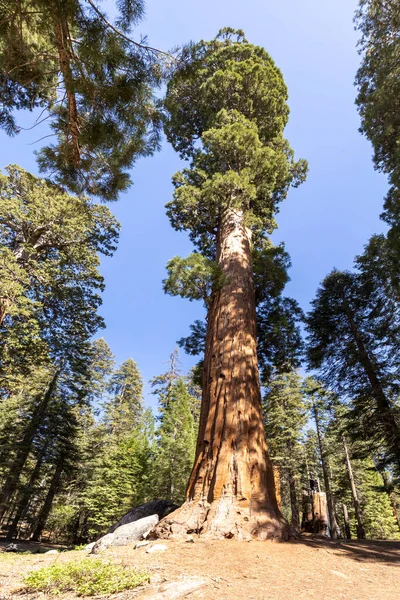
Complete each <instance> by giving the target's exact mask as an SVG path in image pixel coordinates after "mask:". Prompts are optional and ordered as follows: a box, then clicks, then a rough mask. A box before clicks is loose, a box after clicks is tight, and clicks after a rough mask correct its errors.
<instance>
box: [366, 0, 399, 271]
mask: <svg viewBox="0 0 400 600" xmlns="http://www.w3.org/2000/svg"><path fill="white" fill-rule="evenodd" d="M356 24H357V28H358V30H359V31H360V33H361V39H360V42H359V46H360V53H361V55H362V61H361V65H360V68H359V70H358V72H357V76H356V84H357V86H358V96H357V105H358V109H359V113H360V116H361V132H362V133H364V135H366V137H367V138H368V139H369V140H370V141H371V142H372V145H373V148H374V163H375V167H376V168H377V169H378V170H379V171H383V172H384V173H388V175H389V183H390V189H389V192H388V194H387V196H386V200H385V205H384V212H383V215H382V217H383V219H384V220H385V221H386V222H387V223H388V224H389V225H390V230H389V234H388V238H389V243H390V245H391V246H392V248H393V249H394V251H395V253H396V256H397V261H396V263H397V264H396V265H395V266H396V267H397V268H396V272H397V276H398V275H399V269H398V262H399V256H400V244H399V239H400V235H399V233H400V153H399V143H400V117H399V114H400V111H399V106H400V105H399V98H400V77H399V63H398V55H399V51H400V35H399V33H400V5H399V2H398V0H383V1H382V0H360V3H359V8H358V11H357V13H356Z"/></svg>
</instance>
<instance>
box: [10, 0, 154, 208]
mask: <svg viewBox="0 0 400 600" xmlns="http://www.w3.org/2000/svg"><path fill="white" fill-rule="evenodd" d="M116 4H117V6H116V8H117V18H116V21H115V23H110V22H109V21H108V20H107V17H106V14H105V12H104V11H103V10H102V9H101V8H99V7H98V5H97V3H95V2H92V1H91V0H90V1H82V0H79V1H73V2H65V1H62V0H51V1H48V0H34V1H33V2H32V1H31V0H7V1H5V2H2V5H1V9H0V22H1V26H0V50H1V52H0V55H1V59H0V66H1V71H2V73H3V77H2V79H1V82H0V94H1V98H2V110H1V112H0V125H1V126H2V127H3V128H4V129H5V130H6V132H7V133H8V134H9V135H14V134H16V133H18V131H19V130H20V128H19V127H18V125H17V123H16V121H15V110H19V109H28V110H32V109H33V108H36V107H40V108H42V109H43V111H42V113H41V115H40V116H39V119H41V118H42V115H43V113H46V116H45V117H43V120H44V119H46V118H48V119H50V127H51V130H52V135H53V136H54V137H55V138H56V142H55V143H52V144H50V145H48V146H46V147H45V148H43V149H42V150H41V151H40V153H39V166H40V168H41V169H42V170H43V171H46V172H51V173H52V175H53V176H55V180H56V181H57V183H59V184H61V185H63V186H65V187H67V188H69V189H70V190H71V191H73V192H76V193H79V194H80V193H82V192H87V193H89V194H92V195H97V196H101V197H102V198H104V199H107V200H115V199H116V198H117V195H118V193H119V192H120V191H122V190H124V189H126V188H127V187H128V186H129V184H130V178H129V174H128V172H129V169H130V167H131V166H132V164H133V163H134V162H135V160H136V159H137V158H138V157H139V156H146V155H149V154H151V153H152V152H153V151H154V150H155V149H156V148H157V147H158V142H159V128H160V122H161V121H160V111H159V110H158V108H157V102H156V101H155V100H154V98H153V93H152V88H153V86H155V85H158V84H159V82H160V79H161V76H162V68H161V65H160V63H159V59H160V58H161V55H162V53H159V52H158V51H156V50H154V49H152V48H149V47H147V46H145V45H143V44H141V43H138V42H135V41H133V40H131V39H130V38H129V35H130V34H131V30H132V27H133V26H134V25H136V24H137V23H138V22H139V21H140V19H141V17H142V15H143V12H144V3H143V0H125V1H124V2H119V1H118V2H117V3H116ZM118 27H121V31H118V29H117V28H118Z"/></svg>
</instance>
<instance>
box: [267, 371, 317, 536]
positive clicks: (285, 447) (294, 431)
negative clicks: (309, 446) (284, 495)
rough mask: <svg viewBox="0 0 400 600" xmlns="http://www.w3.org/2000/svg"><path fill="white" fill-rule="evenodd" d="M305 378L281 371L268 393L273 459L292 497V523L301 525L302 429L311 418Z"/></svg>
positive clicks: (268, 433) (296, 527) (269, 431)
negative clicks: (305, 389)
mask: <svg viewBox="0 0 400 600" xmlns="http://www.w3.org/2000/svg"><path fill="white" fill-rule="evenodd" d="M301 384H302V379H301V377H300V375H299V374H298V373H296V372H290V373H282V374H277V375H276V376H274V377H273V378H272V380H271V382H270V383H269V385H268V390H267V392H266V394H265V396H264V401H263V412H264V419H265V431H266V435H267V439H268V440H269V444H268V448H269V453H270V456H271V460H272V461H273V462H274V464H277V465H278V466H279V471H280V476H281V489H282V487H283V486H282V483H286V484H287V487H288V488H289V489H288V492H289V493H288V495H289V498H290V515H291V524H292V525H293V527H294V528H295V529H297V530H298V529H299V528H300V506H299V494H300V493H301V488H300V483H301V479H300V478H301V470H302V466H303V462H304V459H303V452H302V444H301V442H302V430H303V428H304V427H305V425H306V421H307V406H306V402H305V398H304V395H303V391H302V387H301Z"/></svg>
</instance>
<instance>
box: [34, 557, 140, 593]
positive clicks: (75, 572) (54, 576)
mask: <svg viewBox="0 0 400 600" xmlns="http://www.w3.org/2000/svg"><path fill="white" fill-rule="evenodd" d="M148 580H149V573H147V572H145V571H138V570H135V569H130V568H129V567H125V566H121V565H116V564H113V563H111V562H108V563H106V562H103V561H102V560H100V559H95V560H92V559H90V558H84V559H81V560H79V561H70V562H64V563H58V564H54V565H51V566H50V567H42V568H41V569H38V570H36V571H31V572H30V573H28V574H27V575H26V577H25V579H24V582H25V585H26V588H27V591H34V590H36V591H39V592H45V593H50V594H54V595H58V594H62V593H65V592H72V593H75V594H76V595H77V596H95V595H98V594H114V593H116V592H122V591H123V590H130V589H133V588H136V587H138V586H139V585H141V584H143V583H146V582H147V581H148Z"/></svg>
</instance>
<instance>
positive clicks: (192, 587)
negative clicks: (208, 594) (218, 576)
mask: <svg viewBox="0 0 400 600" xmlns="http://www.w3.org/2000/svg"><path fill="white" fill-rule="evenodd" d="M207 584H208V580H207V579H204V578H203V577H185V578H183V579H178V580H176V581H170V582H169V583H164V584H163V585H161V586H160V587H159V588H158V590H157V592H156V593H154V592H153V593H150V594H147V595H146V596H143V597H142V599H141V600H177V599H178V598H186V596H189V595H190V594H192V593H193V592H196V591H197V590H200V589H202V588H204V587H206V586H207Z"/></svg>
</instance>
